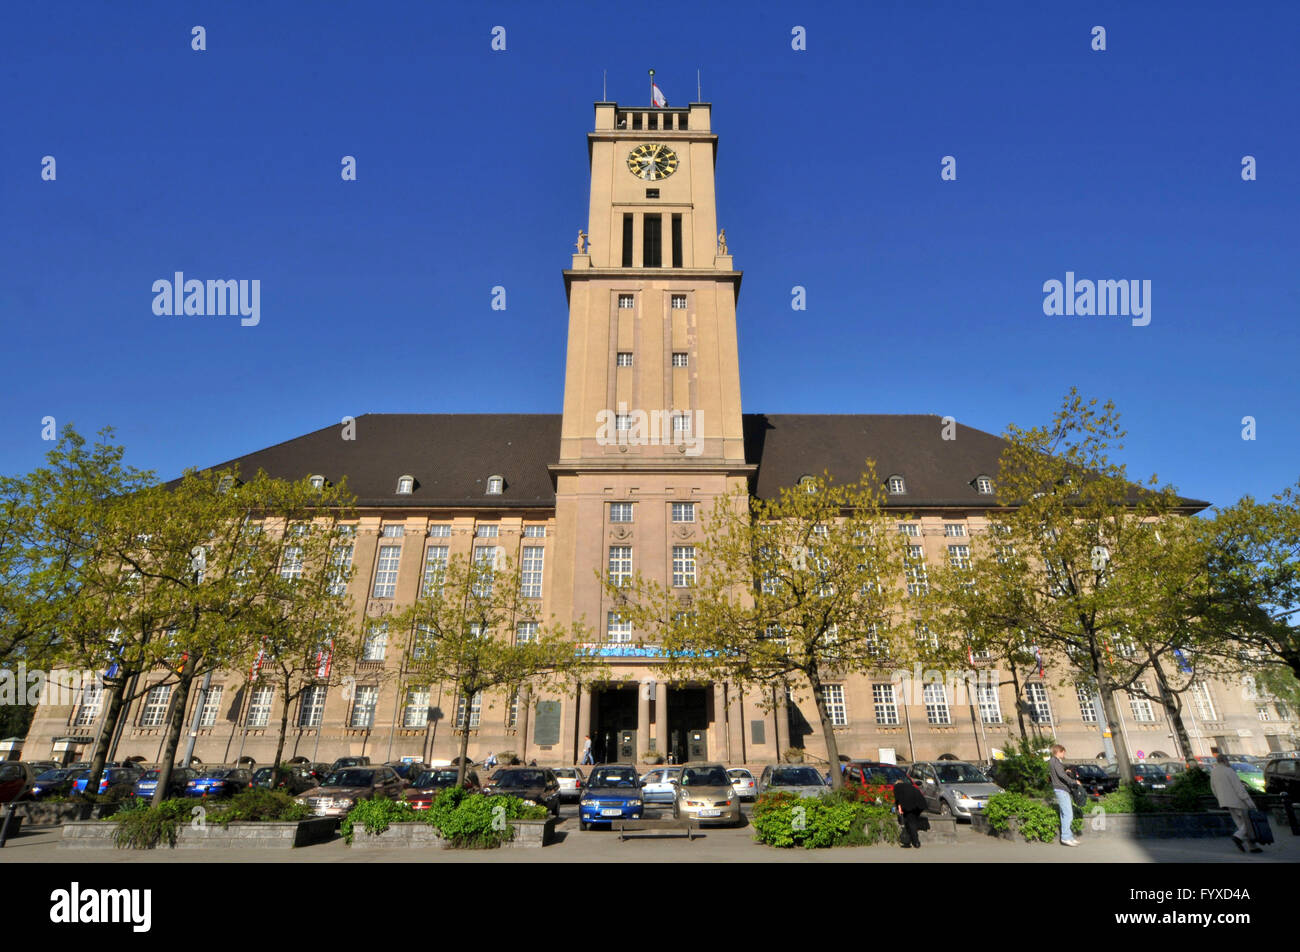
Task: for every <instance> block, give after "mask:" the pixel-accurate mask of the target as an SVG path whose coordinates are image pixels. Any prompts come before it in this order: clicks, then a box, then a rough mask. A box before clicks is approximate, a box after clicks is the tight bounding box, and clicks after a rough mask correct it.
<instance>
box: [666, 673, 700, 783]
mask: <svg viewBox="0 0 1300 952" xmlns="http://www.w3.org/2000/svg"><path fill="white" fill-rule="evenodd" d="M708 738H709V693H708V688H669V689H668V757H669V761H670V762H671V763H674V764H684V763H686V762H687V761H690V760H708V759H709V742H708Z"/></svg>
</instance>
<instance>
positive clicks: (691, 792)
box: [673, 763, 741, 825]
mask: <svg viewBox="0 0 1300 952" xmlns="http://www.w3.org/2000/svg"><path fill="white" fill-rule="evenodd" d="M676 791H677V796H676V797H675V798H674V800H673V817H674V818H676V819H691V820H696V821H698V822H699V823H700V824H706V823H719V824H721V823H726V824H733V825H734V824H738V823H740V822H741V815H740V797H738V796H736V792H735V791H734V790H733V789H731V779H730V778H729V777H728V776H727V768H726V767H724V766H722V764H710V763H688V764H682V773H681V776H680V777H679V778H678V783H677V787H676Z"/></svg>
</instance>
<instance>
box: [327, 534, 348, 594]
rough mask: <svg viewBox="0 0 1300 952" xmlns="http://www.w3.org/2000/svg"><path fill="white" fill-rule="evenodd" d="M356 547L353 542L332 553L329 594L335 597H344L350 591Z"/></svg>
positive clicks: (339, 546)
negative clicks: (353, 555)
mask: <svg viewBox="0 0 1300 952" xmlns="http://www.w3.org/2000/svg"><path fill="white" fill-rule="evenodd" d="M353 548H354V546H353V544H352V543H351V542H349V543H347V544H346V545H337V546H335V547H334V548H333V550H331V552H330V588H329V592H330V594H331V595H334V596H342V595H344V594H346V593H347V590H348V582H347V579H348V573H349V572H351V571H352V550H353Z"/></svg>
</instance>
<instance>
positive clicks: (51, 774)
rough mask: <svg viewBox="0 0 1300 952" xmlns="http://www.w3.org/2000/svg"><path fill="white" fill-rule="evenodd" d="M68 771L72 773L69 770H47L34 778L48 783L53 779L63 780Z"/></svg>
mask: <svg viewBox="0 0 1300 952" xmlns="http://www.w3.org/2000/svg"><path fill="white" fill-rule="evenodd" d="M70 773H72V771H71V770H47V771H45V773H43V774H41V775H40V776H39V777H37V778H36V779H37V780H39V781H44V782H45V783H50V782H51V781H53V780H63V779H65V778H66V777H67V776H68V774H70Z"/></svg>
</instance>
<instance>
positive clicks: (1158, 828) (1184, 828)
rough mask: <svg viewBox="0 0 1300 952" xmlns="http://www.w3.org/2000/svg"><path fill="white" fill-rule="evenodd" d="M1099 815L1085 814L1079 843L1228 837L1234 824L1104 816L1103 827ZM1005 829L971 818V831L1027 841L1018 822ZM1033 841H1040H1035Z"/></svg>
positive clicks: (1195, 816) (1200, 818) (1209, 817)
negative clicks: (1111, 838)
mask: <svg viewBox="0 0 1300 952" xmlns="http://www.w3.org/2000/svg"><path fill="white" fill-rule="evenodd" d="M1101 816H1102V815H1101V814H1096V815H1090V814H1085V815H1084V817H1083V831H1082V832H1081V833H1079V834H1077V836H1078V838H1079V839H1081V840H1089V839H1097V838H1104V837H1116V838H1123V839H1133V840H1148V839H1169V838H1187V839H1197V838H1206V837H1215V836H1227V835H1228V834H1229V833H1231V832H1232V831H1233V830H1234V829H1236V825H1235V824H1234V823H1233V822H1232V819H1231V817H1229V816H1228V814H1227V813H1223V812H1214V813H1107V814H1105V825H1104V826H1101V828H1100V829H1095V828H1094V825H1099V826H1100V820H1101ZM1007 824H1008V825H1007V829H1005V830H1002V831H1001V832H997V833H995V832H993V831H992V830H990V829H989V820H988V817H986V816H980V815H978V814H977V815H976V816H973V817H971V829H973V830H974V831H975V832H976V833H984V834H987V835H988V836H996V837H999V838H1001V839H1004V840H1011V841H1012V842H1016V843H1024V842H1027V841H1026V840H1025V838H1024V837H1023V836H1021V835H1020V821H1019V820H1018V819H1017V818H1016V817H1008V819H1007ZM1033 842H1035V843H1037V842H1042V841H1041V840H1034V841H1033Z"/></svg>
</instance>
